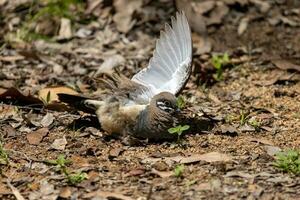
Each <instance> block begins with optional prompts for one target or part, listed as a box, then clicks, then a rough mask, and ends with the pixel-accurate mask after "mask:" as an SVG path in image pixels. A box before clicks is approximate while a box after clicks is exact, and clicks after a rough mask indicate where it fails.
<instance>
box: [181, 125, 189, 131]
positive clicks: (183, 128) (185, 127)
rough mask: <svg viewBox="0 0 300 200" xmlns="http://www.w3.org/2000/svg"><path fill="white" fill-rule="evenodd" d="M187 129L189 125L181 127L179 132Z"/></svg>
mask: <svg viewBox="0 0 300 200" xmlns="http://www.w3.org/2000/svg"><path fill="white" fill-rule="evenodd" d="M189 128H190V126H189V125H184V126H182V127H181V130H182V131H186V130H188V129H189Z"/></svg>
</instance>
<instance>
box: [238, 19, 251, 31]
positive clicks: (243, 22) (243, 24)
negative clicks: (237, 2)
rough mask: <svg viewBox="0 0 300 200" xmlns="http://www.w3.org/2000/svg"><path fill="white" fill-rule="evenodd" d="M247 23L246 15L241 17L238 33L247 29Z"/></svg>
mask: <svg viewBox="0 0 300 200" xmlns="http://www.w3.org/2000/svg"><path fill="white" fill-rule="evenodd" d="M248 24H249V18H248V17H244V18H242V19H241V21H240V24H239V26H238V35H242V34H243V33H244V32H245V31H246V30H247V27H248Z"/></svg>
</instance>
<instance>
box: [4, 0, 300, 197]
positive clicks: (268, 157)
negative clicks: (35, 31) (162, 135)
mask: <svg viewBox="0 0 300 200" xmlns="http://www.w3.org/2000/svg"><path fill="white" fill-rule="evenodd" d="M12 2H13V1H5V0H4V1H0V5H1V6H0V9H1V10H2V11H1V14H0V16H1V20H2V21H1V22H0V23H1V25H2V27H3V29H2V30H1V31H0V35H1V36H3V37H0V38H2V39H0V45H1V47H0V69H1V71H0V100H1V101H2V102H3V103H2V104H0V136H1V137H0V139H1V140H0V141H1V143H2V144H3V148H4V150H5V152H6V154H7V155H8V159H7V162H2V163H1V162H0V167H1V169H0V199H18V200H19V199H23V198H25V199H94V200H96V199H97V200H98V199H99V200H100V199H124V200H127V199H139V200H142V199H157V200H159V199H249V200H250V199H300V177H299V176H296V175H292V174H288V173H283V172H281V171H280V170H278V169H277V168H275V167H274V166H273V162H274V154H275V153H276V152H278V151H280V150H287V149H300V1H296V0H276V1H261V0H228V1H187V0H186V1H180V2H178V1H177V7H178V8H179V9H183V10H185V11H186V12H187V13H189V14H187V16H188V18H189V20H191V21H190V24H191V27H192V30H193V52H194V53H193V72H192V75H191V78H190V80H189V82H188V83H187V85H186V87H185V89H184V90H183V91H182V96H183V97H184V98H185V99H186V106H185V109H184V111H183V112H184V116H185V119H183V121H182V124H189V125H190V126H191V128H190V129H189V130H188V131H187V133H186V134H185V135H184V136H183V137H182V139H181V140H180V142H179V143H176V142H163V141H162V142H158V143H151V142H150V143H148V144H145V145H141V146H125V145H123V144H122V143H121V141H120V140H117V139H113V138H110V137H107V136H106V134H105V133H104V132H103V131H101V128H99V126H100V125H99V124H98V122H97V120H95V116H93V115H89V114H85V113H82V112H74V111H72V112H68V111H65V110H64V109H62V106H61V105H59V104H58V105H56V106H52V107H51V106H49V105H48V106H41V105H40V104H39V102H40V101H39V100H38V97H40V98H41V97H43V96H45V95H43V94H41V93H42V91H43V90H45V89H44V88H47V87H52V89H51V90H53V87H55V88H56V89H57V88H58V89H57V90H59V91H60V90H63V91H65V90H66V88H61V87H60V86H68V87H71V88H75V89H76V90H77V91H78V92H79V93H87V92H88V91H90V90H91V89H90V88H89V87H88V86H89V85H88V83H87V81H86V77H88V76H93V75H95V73H96V72H97V71H98V72H103V71H106V70H111V69H112V68H113V67H114V68H116V69H117V70H119V71H121V72H122V73H124V74H125V75H126V76H128V77H131V76H132V75H133V74H134V73H136V72H137V71H139V70H140V69H141V68H143V67H146V66H147V62H148V60H149V58H150V57H151V55H152V52H153V49H154V47H155V40H156V39H157V38H158V37H159V31H160V30H161V29H162V28H163V27H164V23H165V22H168V23H169V22H170V18H171V16H173V15H175V13H176V9H177V7H176V4H175V3H174V2H173V1H165V0H161V1H131V3H130V2H127V1H115V2H113V1H93V2H94V3H95V2H96V3H95V5H94V7H93V6H91V5H90V4H92V3H91V2H92V1H91V2H90V1H87V2H90V3H86V4H87V5H85V6H88V7H84V8H85V13H84V16H93V17H86V19H85V20H78V19H75V21H72V23H71V25H72V27H71V29H70V30H71V33H69V32H68V30H64V31H63V30H62V28H61V27H60V30H59V31H57V30H56V32H55V31H54V33H53V30H48V29H50V28H49V27H51V28H53V27H54V28H55V27H56V25H57V24H58V25H57V26H58V27H59V25H60V24H61V23H63V22H62V21H60V19H58V22H57V21H55V20H54V22H53V21H52V22H51V23H52V25H51V24H49V23H50V22H49V20H48V21H47V20H44V21H43V20H41V22H39V23H37V24H35V26H39V27H40V30H42V31H44V32H47V33H48V35H50V37H51V38H55V41H49V40H40V39H34V40H32V41H30V42H24V41H23V40H20V39H19V38H18V35H17V34H16V33H17V30H19V29H20V27H22V23H23V21H24V20H26V18H25V17H24V16H25V15H26V14H27V13H28V12H29V11H28V9H29V8H30V6H28V2H29V1H20V2H19V1H16V2H18V3H19V4H18V3H16V4H14V3H12ZM97 3H98V4H97ZM180 6H181V7H180ZM131 11H132V12H131ZM119 15H120V16H121V17H120V16H119ZM95 16H96V17H95ZM56 20H57V19H56ZM66 26H67V25H66ZM69 26H70V24H69ZM67 27H68V26H67ZM69 28H70V27H69ZM58 29H59V28H58ZM225 52H227V53H228V55H229V57H230V62H229V63H228V64H227V65H226V66H225V68H224V70H223V77H222V79H221V80H219V81H216V80H215V79H214V78H213V74H214V73H215V69H214V67H213V66H212V64H211V57H212V55H214V54H224V53H225ZM12 88H17V89H18V91H20V92H21V93H22V94H19V93H18V92H16V91H15V90H12ZM7 91H10V92H11V93H10V95H8V94H7ZM46 91H47V90H46ZM44 93H45V92H44ZM46 94H48V93H47V92H46ZM31 95H32V96H31ZM9 96H13V97H9ZM46 96H47V95H46ZM44 100H45V99H44ZM48 100H49V99H48ZM44 103H45V102H44ZM45 104H47V103H45ZM58 109H59V110H58ZM59 155H64V156H65V158H66V159H67V160H69V161H71V163H66V168H67V170H68V173H69V174H75V173H78V172H81V173H82V174H83V173H86V175H85V179H84V180H83V181H79V182H77V183H76V184H72V183H70V181H69V180H68V177H67V175H66V174H64V173H63V172H62V170H61V168H59V167H58V166H57V165H53V163H52V164H50V163H49V160H55V159H57V158H58V156H59ZM180 165H182V166H184V168H183V170H182V173H180V174H179V175H177V176H176V175H175V173H174V170H176V169H178V168H180V167H179V166H180Z"/></svg>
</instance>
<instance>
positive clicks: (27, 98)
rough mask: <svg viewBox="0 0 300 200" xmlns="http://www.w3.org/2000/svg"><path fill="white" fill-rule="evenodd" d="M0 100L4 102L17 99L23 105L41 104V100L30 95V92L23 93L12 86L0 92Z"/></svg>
mask: <svg viewBox="0 0 300 200" xmlns="http://www.w3.org/2000/svg"><path fill="white" fill-rule="evenodd" d="M0 101H4V102H14V101H18V102H19V103H21V104H23V105H31V104H34V105H43V102H42V101H41V100H40V99H38V98H36V97H34V96H32V95H31V94H30V93H29V94H28V95H24V94H22V93H21V92H20V91H19V90H18V89H16V88H14V87H12V88H9V89H7V90H6V91H4V92H3V93H2V94H0Z"/></svg>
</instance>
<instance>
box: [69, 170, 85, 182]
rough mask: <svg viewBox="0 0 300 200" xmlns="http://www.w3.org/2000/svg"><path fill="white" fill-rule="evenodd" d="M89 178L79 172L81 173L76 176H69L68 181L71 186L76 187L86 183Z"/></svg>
mask: <svg viewBox="0 0 300 200" xmlns="http://www.w3.org/2000/svg"><path fill="white" fill-rule="evenodd" d="M87 178H88V176H87V174H86V173H82V172H79V173H76V174H72V175H69V176H68V181H69V183H70V184H72V185H76V184H78V183H81V182H82V181H84V180H85V179H87Z"/></svg>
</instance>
